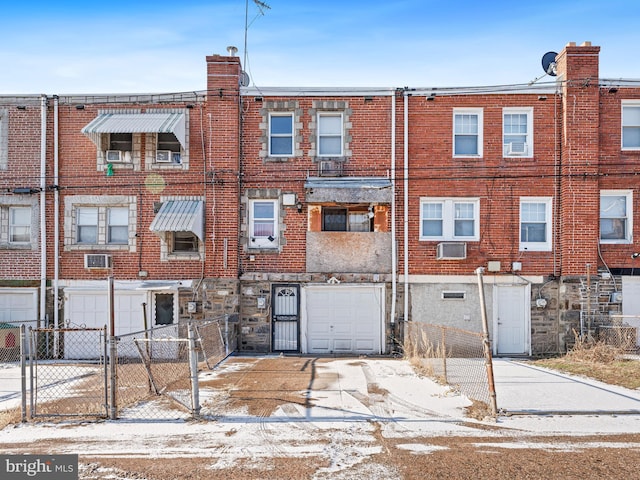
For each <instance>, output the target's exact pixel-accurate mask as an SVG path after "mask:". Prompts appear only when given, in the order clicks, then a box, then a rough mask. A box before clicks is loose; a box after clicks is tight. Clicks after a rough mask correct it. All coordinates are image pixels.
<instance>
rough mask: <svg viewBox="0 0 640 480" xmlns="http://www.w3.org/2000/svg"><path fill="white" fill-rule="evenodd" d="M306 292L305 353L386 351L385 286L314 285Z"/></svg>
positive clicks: (368, 352)
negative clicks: (383, 339)
mask: <svg viewBox="0 0 640 480" xmlns="http://www.w3.org/2000/svg"><path fill="white" fill-rule="evenodd" d="M304 293H305V294H304V300H305V301H304V304H305V305H304V308H303V311H304V316H303V327H302V330H303V335H304V337H305V341H303V342H302V345H303V348H304V349H305V350H304V351H303V353H320V354H322V353H324V354H354V353H358V354H374V355H375V354H380V353H381V352H382V348H383V341H382V338H383V332H384V311H385V305H384V289H383V288H382V287H381V286H377V285H376V286H374V285H362V286H361V285H335V286H311V287H307V288H305V291H304Z"/></svg>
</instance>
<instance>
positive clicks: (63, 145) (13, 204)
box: [0, 43, 640, 355]
mask: <svg viewBox="0 0 640 480" xmlns="http://www.w3.org/2000/svg"><path fill="white" fill-rule="evenodd" d="M598 57H599V47H594V46H591V45H590V44H588V43H586V44H583V45H580V46H576V45H575V44H569V45H567V46H566V47H565V49H564V50H563V51H562V52H560V53H559V54H558V55H557V57H556V62H555V63H556V71H555V73H556V74H557V75H556V76H555V78H551V79H550V80H551V81H545V82H543V83H536V84H532V85H528V84H524V85H516V86H502V87H472V88H471V87H470V88H459V89H422V88H388V89H371V88H369V89H355V88H331V89H328V88H323V89H316V88H278V87H274V88H252V87H247V86H244V85H245V84H246V82H245V80H246V78H245V74H244V73H243V72H242V66H241V65H240V61H239V59H238V58H237V57H235V56H221V55H213V56H209V57H207V58H206V64H207V70H206V73H207V90H206V92H193V93H185V94H163V95H135V96H132V95H127V96H122V95H112V96H106V95H93V96H88V95H87V96H74V97H62V96H60V97H58V96H52V97H42V98H41V97H32V98H31V97H29V98H26V99H22V100H21V99H18V98H16V97H6V98H2V102H0V103H2V105H3V106H0V122H1V123H0V127H3V128H0V139H3V141H2V144H0V154H2V153H3V152H8V155H6V156H5V157H6V158H8V162H7V161H5V162H4V164H3V163H2V161H3V160H2V158H5V157H2V156H0V182H2V184H1V185H0V188H4V192H5V193H4V195H3V196H2V197H0V202H2V203H0V208H3V210H2V212H4V210H7V212H9V210H11V211H15V209H16V208H17V209H18V210H17V211H18V213H21V212H22V210H21V208H23V209H24V208H25V207H28V208H29V209H30V210H29V212H30V215H31V224H30V226H29V231H30V243H29V244H28V247H27V244H26V243H25V242H22V243H24V245H23V244H22V243H21V242H18V243H21V245H20V246H17V245H15V243H16V242H11V241H8V240H5V238H8V237H7V235H8V233H5V232H9V231H13V232H14V233H15V232H18V231H19V232H20V233H21V234H22V235H23V236H25V235H26V234H25V229H24V227H20V225H21V224H16V223H15V221H14V223H9V221H8V220H7V221H6V222H5V219H8V217H7V215H9V213H7V214H6V215H5V214H3V216H2V217H0V218H2V220H3V222H4V223H3V224H2V230H0V232H2V235H3V236H0V241H2V244H0V258H1V259H2V262H3V265H11V267H10V268H8V269H7V270H5V271H6V272H8V273H2V275H1V276H2V280H1V282H2V283H1V284H0V294H2V293H4V292H5V291H6V290H7V288H17V287H20V288H27V289H30V290H28V292H29V293H31V295H32V297H33V296H34V295H35V297H34V298H36V299H38V301H39V303H38V304H35V305H33V309H32V310H33V311H32V314H33V315H35V318H40V319H43V318H44V315H45V314H46V315H47V316H48V317H49V318H50V319H53V321H54V322H55V323H57V324H60V323H63V322H67V323H73V324H84V325H92V326H93V325H104V324H105V323H106V308H107V304H106V279H107V277H108V276H109V275H113V277H114V279H115V293H116V295H115V307H116V308H115V310H116V323H117V331H118V332H120V333H122V332H126V331H136V330H140V329H142V327H143V326H144V325H156V324H167V323H178V322H181V321H186V320H188V319H190V318H212V317H216V316H219V315H222V314H227V315H228V318H229V320H230V321H231V323H232V324H235V325H237V328H238V331H239V333H240V336H239V345H238V349H239V350H240V351H244V352H301V353H313V354H323V353H326V354H330V353H332V354H339V353H360V354H377V353H388V352H390V351H392V350H393V349H394V348H396V347H397V346H398V344H399V342H401V335H402V328H401V326H402V324H403V322H404V321H415V322H429V323H438V324H446V325H450V326H454V327H459V328H464V329H470V330H479V329H480V299H479V295H478V284H477V281H478V277H477V275H476V271H477V269H478V267H483V268H484V275H483V278H484V284H485V288H486V290H485V299H486V303H487V312H488V317H489V320H490V322H489V323H490V328H491V330H492V344H493V348H494V352H495V353H497V354H500V355H541V354H546V353H554V352H561V351H564V350H565V348H566V347H567V345H568V344H570V343H571V342H572V341H573V333H572V332H573V330H577V331H584V330H585V329H588V328H595V326H597V325H598V324H600V323H609V322H611V321H612V319H615V317H612V316H611V314H620V313H624V314H626V315H630V316H634V315H638V314H640V304H639V303H638V301H637V300H636V298H640V296H638V295H637V293H639V291H640V281H637V280H638V278H640V277H638V276H636V275H635V273H636V272H635V270H634V267H635V263H636V262H638V261H640V260H636V257H634V255H633V254H634V253H636V252H637V250H636V247H634V241H633V238H634V231H637V229H638V228H639V227H637V226H635V225H634V222H633V217H634V215H633V213H634V211H637V210H638V208H637V205H636V204H634V198H635V197H637V189H638V181H637V177H636V174H637V172H636V170H637V165H638V164H639V163H638V156H639V155H640V85H638V84H637V82H633V81H622V80H616V81H610V80H605V79H600V78H599V74H598ZM17 107H20V108H17ZM23 125H25V126H23ZM40 131H46V132H47V135H46V136H45V137H43V136H42V134H41V133H40ZM2 132H5V133H4V135H5V136H4V137H1V135H2ZM42 145H44V147H42ZM40 150H43V151H46V158H45V159H44V160H46V161H45V162H44V163H43V161H42V160H41V158H39V157H38V155H39V154H40ZM40 157H41V156H40ZM3 165H4V169H3V168H2V166H3ZM40 165H42V167H41V166H40ZM40 168H46V171H45V172H44V175H42V176H40V175H39V176H38V177H35V176H32V177H27V178H32V179H33V181H32V182H31V183H29V182H24V181H22V182H18V181H17V178H19V177H20V174H19V172H21V171H27V172H33V171H39V169H40ZM21 169H22V170H21ZM634 193H635V195H634ZM41 205H44V207H41ZM634 206H636V208H634ZM40 212H43V213H42V215H40ZM24 214H25V218H26V210H25V212H24ZM14 216H15V215H14ZM5 223H6V224H7V226H6V227H5ZM20 228H22V229H20ZM11 229H13V230H11ZM41 229H44V230H45V231H46V236H45V237H43V238H44V240H43V241H40V240H39V237H38V234H37V233H36V232H40V231H41ZM18 247H19V248H18ZM43 252H44V253H43ZM45 253H46V254H45ZM25 255H26V256H25ZM45 271H46V274H44V273H42V272H45ZM25 282H27V283H25ZM29 282H31V283H29ZM45 282H46V283H45ZM45 286H46V293H47V296H45V295H43V294H42V292H43V291H45ZM24 293H27V292H26V291H25V292H24ZM32 297H30V298H31V301H32V303H33V298H32ZM4 298H8V297H7V296H6V295H5V297H4ZM3 308H4V311H13V309H14V307H12V306H11V305H8V306H3ZM628 318H629V321H635V319H633V318H632V317H628Z"/></svg>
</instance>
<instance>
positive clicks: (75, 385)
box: [0, 316, 237, 425]
mask: <svg viewBox="0 0 640 480" xmlns="http://www.w3.org/2000/svg"><path fill="white" fill-rule="evenodd" d="M15 334H16V344H15V346H14V344H13V343H11V351H10V352H8V353H7V354H5V355H4V356H3V357H0V362H2V363H0V379H2V377H1V376H2V373H1V372H10V373H7V378H6V379H4V380H6V381H3V385H5V384H6V385H9V384H10V385H11V386H10V387H7V390H8V392H7V393H6V395H5V394H4V392H0V404H1V405H2V406H3V407H2V410H0V424H3V425H4V424H8V423H12V422H15V421H18V420H19V419H20V418H21V419H22V420H23V421H26V420H27V416H28V417H29V418H30V419H32V420H36V419H38V418H45V417H46V418H49V419H51V418H55V417H69V416H73V417H83V418H85V417H102V418H111V419H116V418H123V419H156V420H157V419H171V420H175V419H177V418H191V417H194V416H198V415H199V412H200V403H199V384H198V372H199V371H200V370H203V369H212V368H214V367H215V366H216V365H217V364H218V363H220V362H221V361H222V360H224V359H225V358H226V357H227V356H228V355H230V354H231V353H233V352H234V351H235V350H236V344H237V329H236V327H235V324H233V326H230V324H229V322H228V317H226V316H224V317H220V318H216V319H214V320H208V321H199V322H185V323H180V324H171V325H166V326H161V327H156V328H153V329H149V330H144V331H140V332H136V333H132V334H128V335H120V336H116V337H113V338H111V337H108V335H107V330H106V327H104V328H29V329H26V328H25V327H24V326H23V327H21V328H20V327H18V328H17V330H16V332H15ZM12 342H13V340H12ZM9 376H10V377H11V378H9ZM5 397H6V398H5ZM9 397H11V398H9ZM12 399H13V400H14V401H13V403H11V402H9V400H12ZM9 405H11V406H10V407H9Z"/></svg>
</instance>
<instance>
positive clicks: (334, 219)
mask: <svg viewBox="0 0 640 480" xmlns="http://www.w3.org/2000/svg"><path fill="white" fill-rule="evenodd" d="M369 213H370V212H368V211H367V210H363V209H362V208H360V209H357V210H353V209H348V208H330V207H327V208H323V209H322V231H324V232H372V231H373V216H374V215H373V212H371V214H369Z"/></svg>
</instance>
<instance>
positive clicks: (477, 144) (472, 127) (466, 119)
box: [453, 108, 483, 157]
mask: <svg viewBox="0 0 640 480" xmlns="http://www.w3.org/2000/svg"><path fill="white" fill-rule="evenodd" d="M482 127H483V112H482V108H454V109H453V156H454V157H482V143H483V140H482Z"/></svg>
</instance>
